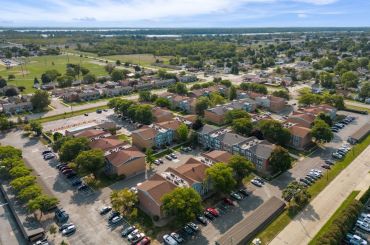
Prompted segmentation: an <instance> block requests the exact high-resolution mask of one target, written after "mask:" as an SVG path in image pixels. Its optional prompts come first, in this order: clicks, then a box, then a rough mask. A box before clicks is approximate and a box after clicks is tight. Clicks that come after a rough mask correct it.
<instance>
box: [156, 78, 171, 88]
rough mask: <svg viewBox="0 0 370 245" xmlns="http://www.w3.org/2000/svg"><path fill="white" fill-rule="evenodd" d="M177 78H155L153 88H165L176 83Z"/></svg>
mask: <svg viewBox="0 0 370 245" xmlns="http://www.w3.org/2000/svg"><path fill="white" fill-rule="evenodd" d="M175 83H176V80H175V79H173V78H172V79H165V80H155V81H153V88H165V87H168V86H170V85H172V84H175Z"/></svg>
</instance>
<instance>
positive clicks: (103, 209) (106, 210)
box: [99, 206, 112, 215]
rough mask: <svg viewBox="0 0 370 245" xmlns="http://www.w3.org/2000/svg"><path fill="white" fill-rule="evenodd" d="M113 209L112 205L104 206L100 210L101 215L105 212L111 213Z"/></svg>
mask: <svg viewBox="0 0 370 245" xmlns="http://www.w3.org/2000/svg"><path fill="white" fill-rule="evenodd" d="M111 210H112V207H108V206H106V207H102V208H101V209H100V211H99V213H100V215H104V214H107V213H109V212H110V211H111Z"/></svg>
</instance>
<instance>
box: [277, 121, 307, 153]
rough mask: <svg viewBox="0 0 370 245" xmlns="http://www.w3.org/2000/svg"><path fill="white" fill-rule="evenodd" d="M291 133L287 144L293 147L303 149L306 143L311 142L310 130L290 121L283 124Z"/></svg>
mask: <svg viewBox="0 0 370 245" xmlns="http://www.w3.org/2000/svg"><path fill="white" fill-rule="evenodd" d="M283 126H284V127H285V128H287V129H288V130H289V132H290V134H291V137H290V142H289V145H290V146H291V147H293V148H295V149H298V150H303V149H304V148H306V147H307V146H308V145H310V144H312V137H311V130H310V128H307V127H302V126H299V125H296V124H294V123H291V122H286V123H284V124H283Z"/></svg>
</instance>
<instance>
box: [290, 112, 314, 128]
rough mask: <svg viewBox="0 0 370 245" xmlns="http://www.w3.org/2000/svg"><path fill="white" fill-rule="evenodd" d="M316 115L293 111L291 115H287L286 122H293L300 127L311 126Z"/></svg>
mask: <svg viewBox="0 0 370 245" xmlns="http://www.w3.org/2000/svg"><path fill="white" fill-rule="evenodd" d="M315 118H316V116H315V115H313V114H309V113H304V112H296V111H294V112H293V114H292V115H290V116H289V118H288V119H287V122H289V123H293V124H295V125H297V126H300V127H305V128H311V127H312V125H313V122H314V121H315Z"/></svg>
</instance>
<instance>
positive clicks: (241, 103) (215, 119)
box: [204, 98, 257, 125]
mask: <svg viewBox="0 0 370 245" xmlns="http://www.w3.org/2000/svg"><path fill="white" fill-rule="evenodd" d="M256 107H257V106H256V103H255V102H254V101H253V100H251V99H249V98H245V99H240V100H233V101H231V102H230V103H227V104H224V105H217V106H216V107H213V108H209V109H207V110H205V111H204V118H205V119H206V121H209V122H212V123H214V124H217V125H222V124H224V123H225V116H226V114H227V112H228V111H232V110H235V109H241V110H245V111H247V112H252V111H255V110H256Z"/></svg>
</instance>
